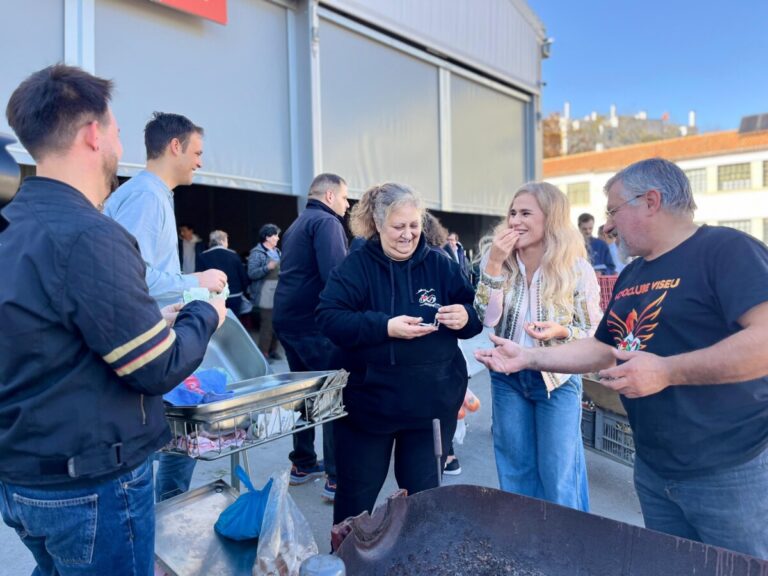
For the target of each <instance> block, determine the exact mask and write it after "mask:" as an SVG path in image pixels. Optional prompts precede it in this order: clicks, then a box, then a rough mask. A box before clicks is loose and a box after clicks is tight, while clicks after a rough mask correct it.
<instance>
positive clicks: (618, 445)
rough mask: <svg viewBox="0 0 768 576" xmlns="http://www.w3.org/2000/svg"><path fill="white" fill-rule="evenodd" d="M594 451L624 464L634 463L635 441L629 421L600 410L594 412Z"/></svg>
mask: <svg viewBox="0 0 768 576" xmlns="http://www.w3.org/2000/svg"><path fill="white" fill-rule="evenodd" d="M595 450H598V451H600V452H603V453H604V454H607V455H609V456H612V457H613V458H615V459H616V460H619V461H620V462H623V463H625V464H629V465H633V464H634V462H635V440H634V438H632V429H631V428H630V427H629V420H627V419H626V418H625V417H624V416H620V415H618V414H614V413H613V412H608V411H606V410H600V409H599V408H598V409H597V411H596V412H595Z"/></svg>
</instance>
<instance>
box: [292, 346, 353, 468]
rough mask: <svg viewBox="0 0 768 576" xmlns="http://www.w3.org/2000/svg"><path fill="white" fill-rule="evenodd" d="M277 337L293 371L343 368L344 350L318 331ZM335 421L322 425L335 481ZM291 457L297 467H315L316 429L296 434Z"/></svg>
mask: <svg viewBox="0 0 768 576" xmlns="http://www.w3.org/2000/svg"><path fill="white" fill-rule="evenodd" d="M277 337H278V339H279V340H280V343H281V344H282V345H283V349H284V350H285V358H286V360H288V366H289V367H290V369H291V372H308V371H309V372H312V371H316V370H338V369H339V368H341V350H340V349H339V348H338V347H337V346H335V345H334V344H333V342H331V341H330V340H329V339H328V338H326V337H325V336H323V335H322V334H320V333H319V332H309V333H307V334H291V333H285V332H283V331H280V332H278V333H277ZM332 424H333V423H332V422H331V423H328V424H323V460H324V464H325V473H326V475H327V476H328V479H329V480H331V482H334V483H335V481H336V458H335V454H334V450H333V425H332ZM288 458H289V459H290V461H291V463H292V464H293V465H294V466H296V467H298V468H312V467H313V466H315V465H316V464H317V452H315V429H314V428H310V429H309V430H304V431H302V432H297V433H296V434H294V435H293V451H292V452H291V453H290V454H289V455H288Z"/></svg>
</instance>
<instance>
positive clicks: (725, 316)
mask: <svg viewBox="0 0 768 576" xmlns="http://www.w3.org/2000/svg"><path fill="white" fill-rule="evenodd" d="M766 301H768V248H766V246H765V244H763V243H761V242H759V241H758V240H756V239H754V238H752V237H751V236H748V235H746V234H744V233H742V232H739V231H737V230H732V229H729V228H720V227H709V226H702V227H701V228H699V229H698V230H697V231H696V233H695V234H694V235H693V236H691V237H690V238H688V239H687V240H686V241H684V242H683V243H681V244H680V245H679V246H677V247H675V248H674V249H673V250H671V251H670V252H667V253H666V254H664V255H662V256H660V257H659V258H656V259H655V260H652V261H646V260H643V259H642V258H638V259H637V260H635V261H633V262H632V263H630V264H629V265H628V266H627V267H626V268H625V269H624V271H623V272H622V274H621V276H620V277H619V279H618V281H617V282H616V286H615V288H614V291H613V295H612V296H611V302H610V305H609V307H608V309H607V310H606V313H605V316H604V317H603V320H602V322H601V323H600V326H599V327H598V329H597V333H596V334H595V337H596V338H597V339H598V340H600V341H602V342H604V343H606V344H608V345H610V346H616V347H617V348H620V349H623V350H643V351H646V352H651V353H653V354H657V355H659V356H673V355H675V354H682V353H684V352H691V351H694V350H700V349H702V348H706V347H708V346H712V345H713V344H716V343H718V342H720V341H721V340H723V339H724V338H727V337H728V336H731V335H732V334H735V333H736V332H738V331H739V330H741V327H740V326H739V324H738V319H739V318H740V317H741V316H742V315H743V314H744V313H746V312H747V311H749V310H750V309H751V308H753V307H754V306H756V305H758V304H761V303H762V302H766ZM766 345H767V346H768V343H766ZM766 353H767V354H768V350H767V351H766ZM702 384H703V385H696V386H671V387H669V388H666V389H665V390H662V391H661V392H659V393H658V394H654V395H651V396H647V397H644V398H637V399H629V398H625V397H623V396H622V398H621V399H622V402H623V404H624V407H625V408H626V410H627V414H628V416H629V421H630V424H631V425H632V431H633V434H634V437H635V446H636V449H637V456H638V457H640V458H642V460H643V461H644V462H645V463H646V464H648V465H649V466H650V467H651V468H653V469H654V470H655V471H656V472H657V473H658V474H660V475H661V476H663V477H667V478H671V479H679V478H689V477H695V476H698V475H701V474H705V473H708V472H711V471H716V470H721V469H723V468H727V467H730V466H735V465H737V464H741V463H743V462H747V461H749V460H751V459H752V458H754V457H756V456H757V455H758V454H760V452H762V450H764V449H765V448H766V446H768V377H763V378H758V379H757V380H750V381H748V382H743V383H739V384H722V385H706V383H705V382H703V383H702Z"/></svg>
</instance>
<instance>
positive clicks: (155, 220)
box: [104, 170, 199, 307]
mask: <svg viewBox="0 0 768 576" xmlns="http://www.w3.org/2000/svg"><path fill="white" fill-rule="evenodd" d="M104 214H106V215H107V216H109V217H110V218H112V219H113V220H115V221H117V222H118V223H119V224H120V225H122V226H123V228H125V229H126V230H128V232H130V233H131V234H132V235H133V236H134V237H135V238H136V240H137V241H138V243H139V249H140V250H141V256H142V258H143V259H144V262H145V263H146V264H147V272H146V281H147V287H148V288H149V295H150V296H152V298H154V299H155V300H156V301H157V304H158V305H159V306H160V307H162V306H167V305H168V304H173V303H176V302H180V301H181V299H182V294H183V292H184V290H186V289H187V288H191V287H193V286H198V285H199V283H198V281H197V278H196V277H195V276H192V275H191V274H187V275H184V274H182V273H181V265H180V263H179V237H178V234H177V231H176V216H175V214H174V212H173V192H172V191H171V190H170V189H169V188H168V186H166V185H165V182H163V181H162V180H161V179H160V178H159V177H158V176H157V175H156V174H154V173H152V172H149V171H148V170H142V171H141V172H139V173H138V174H137V175H136V176H134V177H133V178H131V179H130V180H128V182H126V183H125V184H123V185H122V186H120V187H119V188H118V189H117V190H116V191H115V192H114V194H112V195H111V196H110V197H109V199H108V200H107V203H106V204H105V206H104Z"/></svg>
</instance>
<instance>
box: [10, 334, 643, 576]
mask: <svg viewBox="0 0 768 576" xmlns="http://www.w3.org/2000/svg"><path fill="white" fill-rule="evenodd" d="M488 345H489V342H488V340H487V338H486V337H485V336H483V335H481V336H478V337H477V338H475V339H473V340H472V341H470V342H468V343H467V346H466V348H467V349H468V350H471V349H472V348H475V347H478V346H488ZM473 362H474V360H473ZM273 368H274V369H275V371H276V372H282V371H287V370H288V367H287V365H286V364H285V362H277V363H275V364H273ZM471 371H473V372H475V375H474V376H473V378H472V380H471V381H470V387H471V388H472V390H473V391H474V392H475V394H477V396H478V397H479V398H480V401H481V403H482V408H481V410H480V411H479V412H477V413H475V414H470V415H469V416H468V418H467V422H468V431H467V437H466V439H465V441H464V444H463V445H461V446H457V447H456V453H457V455H458V457H459V460H460V462H461V467H462V473H461V474H460V475H459V476H445V480H444V482H445V484H474V485H479V486H491V487H494V488H496V487H498V482H497V479H496V469H495V465H494V463H493V462H494V459H493V445H492V440H491V432H490V425H491V411H490V406H491V402H490V380H489V377H488V372H487V371H485V370H484V369H482V367H481V366H479V365H477V364H476V363H475V365H473V366H472V370H471ZM316 446H318V447H321V446H322V442H320V441H319V438H318V439H317V440H316ZM290 450H291V438H290V437H288V438H283V439H280V440H276V441H274V442H270V443H268V444H265V445H263V446H258V447H256V448H253V449H252V450H250V451H249V460H250V473H251V478H252V480H253V481H254V484H255V485H256V486H257V487H260V486H262V485H263V484H264V483H265V482H266V481H267V479H268V478H269V476H270V474H272V473H273V472H275V471H276V470H280V468H281V467H287V466H288V453H289V452H290ZM587 467H588V471H589V483H590V499H591V504H592V512H593V513H594V514H598V515H601V516H605V517H608V518H612V519H615V520H620V521H622V522H627V523H630V524H637V525H642V517H641V515H640V506H639V504H638V502H637V497H636V496H635V491H634V488H633V486H632V470H631V468H630V467H628V466H625V465H624V464H620V463H618V462H614V461H612V460H609V459H607V458H605V457H604V456H601V455H599V454H597V453H594V452H590V451H588V452H587ZM217 478H224V479H226V480H227V481H229V459H228V458H223V459H220V460H217V461H214V462H201V463H199V464H198V466H197V469H196V472H195V477H194V479H193V486H201V485H204V484H206V483H209V482H212V481H213V480H215V479H217ZM396 488H397V486H396V484H395V482H394V477H393V474H392V472H391V470H390V475H389V478H388V479H387V482H386V484H385V485H384V488H383V490H382V492H381V495H380V498H379V500H380V501H381V500H382V499H384V498H386V496H387V495H389V494H391V493H392V492H394V491H395V490H396ZM322 489H323V481H322V480H317V481H314V482H309V483H307V484H305V485H303V486H297V487H292V488H291V489H290V494H291V496H292V497H293V498H294V500H295V501H296V503H297V504H298V506H299V508H300V509H301V511H302V513H303V514H304V516H305V517H306V519H307V521H308V522H309V524H310V525H311V527H312V530H313V532H314V535H315V540H316V541H317V543H318V546H319V547H320V550H321V551H324V550H326V546H327V543H328V541H329V532H330V528H331V518H332V506H331V505H330V504H327V503H325V502H323V501H322V500H321V498H320V493H321V492H322ZM33 569H34V562H33V561H32V556H31V554H30V553H29V552H28V550H27V549H26V548H25V547H24V546H23V545H22V544H21V542H20V541H19V539H18V537H17V536H16V534H15V533H14V531H13V530H11V529H9V528H8V527H7V526H5V524H2V523H0V576H17V575H27V574H30V573H31V572H32V570H33Z"/></svg>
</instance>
